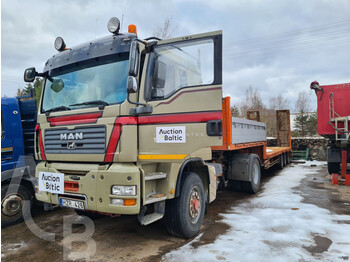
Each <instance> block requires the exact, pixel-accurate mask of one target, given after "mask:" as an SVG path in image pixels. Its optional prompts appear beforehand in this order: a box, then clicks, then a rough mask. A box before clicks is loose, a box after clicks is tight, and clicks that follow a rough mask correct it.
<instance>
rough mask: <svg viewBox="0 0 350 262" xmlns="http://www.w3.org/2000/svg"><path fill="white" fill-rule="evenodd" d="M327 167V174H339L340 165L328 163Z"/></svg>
mask: <svg viewBox="0 0 350 262" xmlns="http://www.w3.org/2000/svg"><path fill="white" fill-rule="evenodd" d="M327 166H328V173H329V174H338V173H339V172H340V163H337V162H328V163H327Z"/></svg>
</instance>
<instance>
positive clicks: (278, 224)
mask: <svg viewBox="0 0 350 262" xmlns="http://www.w3.org/2000/svg"><path fill="white" fill-rule="evenodd" d="M314 164H316V165H322V164H324V162H316V161H312V162H310V161H308V162H306V163H305V164H303V165H295V166H294V167H288V168H285V169H284V170H283V171H282V172H280V173H279V174H278V175H277V176H276V177H273V178H272V179H271V180H270V181H268V182H267V183H266V184H265V186H264V187H263V190H262V192H261V193H260V194H258V196H257V197H254V198H252V199H251V200H250V201H246V202H244V203H242V204H240V205H238V206H235V207H232V210H231V212H229V213H228V214H222V216H223V217H224V220H223V222H225V223H227V224H228V225H230V226H231V229H230V230H229V231H228V232H227V233H226V234H224V235H221V236H220V237H218V239H217V240H216V241H215V242H214V243H211V244H206V245H199V247H198V248H194V247H193V246H192V243H194V242H197V241H199V240H200V237H201V236H200V235H199V236H198V237H197V238H195V239H194V240H193V241H191V242H190V243H188V244H186V245H185V246H183V247H181V248H179V249H177V250H174V251H172V252H170V253H168V254H165V255H164V256H163V258H162V259H163V260H164V261H201V262H203V261H218V260H220V261H225V260H226V261H254V262H256V261H319V260H322V261H344V259H349V257H347V256H350V237H349V233H350V224H349V222H350V216H348V215H336V214H332V213H331V212H330V211H329V210H327V209H323V208H319V207H317V206H315V205H312V204H305V203H302V202H301V201H302V200H303V197H302V196H301V195H300V194H301V192H298V190H296V189H294V190H293V188H294V187H297V186H298V185H299V184H300V183H301V181H302V179H303V178H305V177H306V176H308V175H312V174H315V173H316V172H317V171H319V168H317V167H313V168H310V167H309V168H306V167H305V166H310V165H314ZM344 221H345V222H347V224H346V223H344ZM317 236H320V237H324V238H328V239H330V240H331V241H332V243H331V245H330V246H329V248H328V250H327V251H325V252H323V253H314V254H313V255H312V254H311V253H310V252H309V251H307V250H306V248H308V249H309V250H311V251H312V250H315V248H314V247H315V246H316V243H315V237H316V238H317ZM326 242H327V241H326ZM328 242H329V241H328Z"/></svg>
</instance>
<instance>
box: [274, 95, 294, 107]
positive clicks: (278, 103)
mask: <svg viewBox="0 0 350 262" xmlns="http://www.w3.org/2000/svg"><path fill="white" fill-rule="evenodd" d="M269 105H270V106H269V108H270V109H273V110H281V109H289V108H290V102H289V100H288V99H287V98H283V96H282V95H278V96H276V97H271V98H270V101H269Z"/></svg>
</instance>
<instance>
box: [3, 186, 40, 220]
mask: <svg viewBox="0 0 350 262" xmlns="http://www.w3.org/2000/svg"><path fill="white" fill-rule="evenodd" d="M32 202H33V195H32V193H31V191H30V190H29V189H28V188H27V187H25V186H23V185H11V184H10V185H4V186H2V187H1V226H2V227H6V226H10V225H13V224H16V223H18V222H21V221H22V220H23V219H24V218H26V217H27V216H29V215H30V209H31V206H32Z"/></svg>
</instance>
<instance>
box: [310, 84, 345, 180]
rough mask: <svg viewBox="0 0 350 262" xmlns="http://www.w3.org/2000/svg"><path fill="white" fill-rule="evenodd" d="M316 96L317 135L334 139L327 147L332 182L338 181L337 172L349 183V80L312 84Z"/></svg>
mask: <svg viewBox="0 0 350 262" xmlns="http://www.w3.org/2000/svg"><path fill="white" fill-rule="evenodd" d="M310 88H311V89H313V90H314V91H315V93H316V96H317V120H318V134H319V135H321V136H323V137H325V138H328V139H329V140H330V142H331V144H330V146H329V147H328V148H327V165H328V172H329V174H331V175H332V181H333V184H338V174H339V173H340V175H341V178H343V179H345V184H346V185H348V186H350V174H347V173H348V171H347V164H348V163H350V83H344V84H335V85H322V86H321V85H320V84H319V83H318V82H317V81H314V82H312V83H311V84H310Z"/></svg>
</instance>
